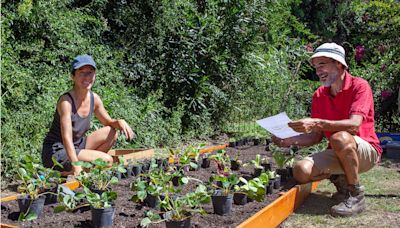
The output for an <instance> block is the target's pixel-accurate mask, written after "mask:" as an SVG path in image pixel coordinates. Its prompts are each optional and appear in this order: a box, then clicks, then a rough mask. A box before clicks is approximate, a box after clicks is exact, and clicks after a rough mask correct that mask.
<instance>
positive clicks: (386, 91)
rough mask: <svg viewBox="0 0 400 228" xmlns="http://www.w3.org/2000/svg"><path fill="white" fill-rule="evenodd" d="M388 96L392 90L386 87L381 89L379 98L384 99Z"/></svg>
mask: <svg viewBox="0 0 400 228" xmlns="http://www.w3.org/2000/svg"><path fill="white" fill-rule="evenodd" d="M390 96H392V91H390V90H388V89H387V90H383V91H381V98H383V99H386V98H388V97H390Z"/></svg>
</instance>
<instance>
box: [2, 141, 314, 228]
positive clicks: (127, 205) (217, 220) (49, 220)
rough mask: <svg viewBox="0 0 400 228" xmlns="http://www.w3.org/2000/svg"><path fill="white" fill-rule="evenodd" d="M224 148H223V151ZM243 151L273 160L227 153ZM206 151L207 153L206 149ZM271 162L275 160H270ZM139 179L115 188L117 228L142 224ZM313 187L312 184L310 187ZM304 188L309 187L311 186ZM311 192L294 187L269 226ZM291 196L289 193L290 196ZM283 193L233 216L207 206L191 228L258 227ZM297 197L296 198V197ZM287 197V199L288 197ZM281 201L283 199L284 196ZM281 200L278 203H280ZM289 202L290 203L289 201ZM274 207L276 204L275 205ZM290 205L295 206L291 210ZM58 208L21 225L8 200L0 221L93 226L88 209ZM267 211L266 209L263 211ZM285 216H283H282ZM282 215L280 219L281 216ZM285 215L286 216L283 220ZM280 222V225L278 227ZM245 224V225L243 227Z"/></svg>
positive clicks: (236, 209)
mask: <svg viewBox="0 0 400 228" xmlns="http://www.w3.org/2000/svg"><path fill="white" fill-rule="evenodd" d="M222 147H224V146H221V147H220V148H222ZM238 151H240V156H239V158H240V159H241V160H242V161H248V160H252V159H254V157H255V156H256V154H261V155H262V156H268V157H271V155H270V152H267V151H265V145H259V146H248V147H246V146H243V147H238V148H227V153H228V154H229V155H230V156H231V157H234V156H235V155H236V154H237V152H238ZM204 152H206V150H204ZM270 161H272V159H270ZM215 172H216V167H215V165H214V164H213V163H211V166H210V168H207V169H204V168H200V169H199V170H197V171H189V172H188V175H190V176H192V177H195V178H198V179H201V180H208V177H209V176H210V175H211V174H212V173H215ZM235 172H237V173H245V174H250V173H252V172H253V168H252V167H251V166H248V167H243V168H241V169H240V170H239V171H235ZM135 178H136V177H130V178H127V179H121V180H120V182H119V184H117V185H116V186H114V187H113V190H114V191H116V192H117V193H118V198H117V200H116V211H115V218H114V222H113V226H114V227H140V225H139V224H140V221H141V220H142V218H143V215H144V213H145V211H146V210H148V209H149V208H147V207H146V206H142V205H140V204H136V203H133V202H132V201H130V198H131V196H132V194H133V193H132V191H130V189H129V185H130V183H131V182H133V181H134V179H135ZM293 186H294V181H289V182H287V183H285V184H284V185H283V186H282V187H281V188H280V191H286V190H288V189H290V188H292V187H293ZM307 186H311V185H307ZM307 186H305V187H303V188H309V187H307ZM194 188H195V186H194V184H188V185H187V186H186V187H185V189H184V191H185V192H189V191H193V189H194ZM309 191H310V189H306V190H305V191H304V189H303V190H302V189H301V187H296V188H292V189H291V190H290V191H289V192H288V193H285V194H286V195H287V196H289V195H290V196H291V197H292V199H289V198H288V199H286V200H289V201H290V202H291V201H293V202H296V201H297V203H292V204H293V205H292V204H290V203H287V202H286V203H285V204H286V205H289V206H288V207H289V209H285V210H284V211H280V212H277V216H273V217H275V220H276V221H274V223H268V224H275V225H276V223H277V222H279V223H280V222H282V221H283V219H284V218H286V217H287V216H288V213H290V212H291V211H293V210H294V208H295V205H296V204H298V203H299V202H301V198H303V197H297V198H296V196H297V195H299V196H301V195H303V196H304V192H305V193H307V192H309ZM289 193H290V194H289ZM281 194H282V193H281V192H278V191H276V192H274V193H272V194H269V195H266V197H265V199H264V200H263V201H262V202H256V201H253V202H250V203H247V204H245V205H233V207H232V213H231V214H230V215H225V216H220V215H216V214H214V213H213V207H212V204H211V203H210V204H208V205H205V206H204V209H205V210H206V212H207V215H194V216H193V217H192V219H191V224H192V227H236V226H239V225H240V226H241V227H253V225H250V226H249V225H246V224H255V223H257V221H258V219H257V218H256V219H254V218H252V216H253V215H254V214H256V212H258V214H260V213H261V212H263V211H264V210H265V208H267V207H266V206H268V205H272V204H271V203H272V202H274V201H275V202H277V199H278V197H280V195H281ZM293 197H294V198H293ZM286 198H287V197H286ZM280 199H283V198H282V197H281V198H280ZM278 201H279V200H278ZM289 201H288V202H289ZM274 204H275V203H274ZM290 205H292V207H291V208H290ZM54 207H55V205H46V206H45V208H44V211H43V213H42V216H41V217H40V219H37V220H33V221H27V222H18V221H16V218H18V214H19V209H18V205H17V203H16V201H9V202H4V203H2V206H1V212H2V213H1V221H2V223H5V224H10V225H16V226H22V227H24V226H36V227H43V226H46V227H90V225H91V219H90V218H91V214H90V210H88V208H86V209H85V208H83V209H81V210H79V211H76V212H74V213H67V212H62V213H59V214H55V213H54V212H53V208H54ZM263 208H264V209H263ZM279 214H282V215H279ZM260 215H261V216H265V212H264V213H261V214H260ZM278 215H279V216H278ZM282 216H283V217H282ZM266 222H272V221H268V220H265V219H264V222H263V223H261V224H264V225H265V224H266ZM279 223H277V224H279ZM241 224H242V225H241ZM164 226H165V225H164V223H160V224H151V225H150V227H164Z"/></svg>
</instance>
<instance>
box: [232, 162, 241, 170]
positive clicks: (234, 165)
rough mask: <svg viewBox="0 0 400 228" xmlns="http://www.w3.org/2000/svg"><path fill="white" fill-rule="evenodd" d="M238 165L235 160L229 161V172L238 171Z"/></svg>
mask: <svg viewBox="0 0 400 228" xmlns="http://www.w3.org/2000/svg"><path fill="white" fill-rule="evenodd" d="M239 169H240V163H239V162H238V161H236V160H231V170H239Z"/></svg>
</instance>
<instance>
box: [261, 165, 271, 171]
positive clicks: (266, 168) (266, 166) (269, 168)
mask: <svg viewBox="0 0 400 228" xmlns="http://www.w3.org/2000/svg"><path fill="white" fill-rule="evenodd" d="M261 166H262V167H264V170H265V171H268V170H271V164H270V163H261Z"/></svg>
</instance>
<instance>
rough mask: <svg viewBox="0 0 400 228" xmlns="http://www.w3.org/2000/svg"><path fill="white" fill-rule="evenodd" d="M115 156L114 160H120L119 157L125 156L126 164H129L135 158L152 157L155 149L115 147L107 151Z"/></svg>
mask: <svg viewBox="0 0 400 228" xmlns="http://www.w3.org/2000/svg"><path fill="white" fill-rule="evenodd" d="M107 153H108V154H109V155H111V156H112V157H113V160H114V162H118V161H119V160H118V157H119V156H123V157H124V164H125V165H128V164H129V163H130V162H132V161H134V160H140V159H144V158H151V157H153V156H154V149H114V150H109V151H108V152H107Z"/></svg>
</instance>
